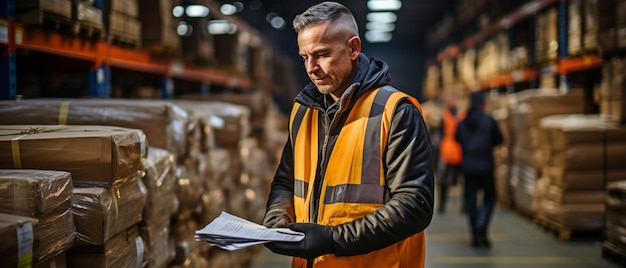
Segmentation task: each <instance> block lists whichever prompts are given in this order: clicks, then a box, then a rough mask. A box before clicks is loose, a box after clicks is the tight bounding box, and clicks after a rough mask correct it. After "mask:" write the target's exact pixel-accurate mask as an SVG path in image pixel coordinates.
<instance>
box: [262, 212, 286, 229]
mask: <svg viewBox="0 0 626 268" xmlns="http://www.w3.org/2000/svg"><path fill="white" fill-rule="evenodd" d="M290 222H291V220H290V217H289V214H287V213H285V211H284V210H282V209H270V210H269V211H267V212H266V213H265V217H264V218H263V226H265V227H267V228H284V227H287V225H288V224H289V223H290Z"/></svg>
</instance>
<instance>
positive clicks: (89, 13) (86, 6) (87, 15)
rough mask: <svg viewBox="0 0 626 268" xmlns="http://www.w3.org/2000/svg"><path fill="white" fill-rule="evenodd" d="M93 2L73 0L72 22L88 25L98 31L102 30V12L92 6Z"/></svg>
mask: <svg viewBox="0 0 626 268" xmlns="http://www.w3.org/2000/svg"><path fill="white" fill-rule="evenodd" d="M94 3H95V2H94V1H89V0H73V1H72V6H73V9H74V12H73V13H74V16H73V17H74V20H75V21H76V22H79V23H80V24H85V25H89V26H92V27H95V28H98V29H102V28H104V21H103V20H102V19H103V18H102V10H101V9H99V8H97V7H95V6H94Z"/></svg>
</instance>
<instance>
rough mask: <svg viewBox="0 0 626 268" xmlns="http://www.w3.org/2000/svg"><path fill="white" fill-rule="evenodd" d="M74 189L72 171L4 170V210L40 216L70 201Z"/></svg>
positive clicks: (0, 208) (0, 183)
mask: <svg viewBox="0 0 626 268" xmlns="http://www.w3.org/2000/svg"><path fill="white" fill-rule="evenodd" d="M72 189H73V186H72V176H71V174H70V173H69V172H64V171H53V170H31V169H0V213H7V214H13V215H22V216H26V217H33V218H37V217H39V216H41V215H44V214H48V213H50V212H52V211H53V210H55V209H56V208H58V207H59V206H61V205H62V204H64V203H66V202H68V201H69V200H70V198H71V196H72Z"/></svg>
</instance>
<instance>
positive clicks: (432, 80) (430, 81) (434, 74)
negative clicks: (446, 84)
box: [422, 64, 441, 99]
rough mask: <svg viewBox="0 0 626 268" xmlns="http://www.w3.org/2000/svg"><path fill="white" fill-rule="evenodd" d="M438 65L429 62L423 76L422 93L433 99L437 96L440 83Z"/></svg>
mask: <svg viewBox="0 0 626 268" xmlns="http://www.w3.org/2000/svg"><path fill="white" fill-rule="evenodd" d="M439 74H440V72H439V67H438V66H437V65H436V64H431V65H428V66H427V67H426V76H425V77H424V86H423V87H424V92H423V93H422V94H423V95H424V97H425V98H427V99H434V98H436V97H437V96H438V94H439V90H440V89H441V85H440V83H439V80H440V79H439Z"/></svg>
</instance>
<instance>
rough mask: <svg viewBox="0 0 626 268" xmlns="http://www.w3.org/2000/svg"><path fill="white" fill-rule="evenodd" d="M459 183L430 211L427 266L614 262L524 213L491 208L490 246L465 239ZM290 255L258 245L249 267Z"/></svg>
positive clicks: (595, 240)
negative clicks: (438, 210)
mask: <svg viewBox="0 0 626 268" xmlns="http://www.w3.org/2000/svg"><path fill="white" fill-rule="evenodd" d="M458 191H459V189H452V192H451V193H450V195H451V197H450V200H449V201H448V202H449V203H448V206H447V208H448V209H447V211H446V213H444V214H435V216H434V217H433V221H432V223H431V225H430V226H429V227H428V228H427V229H426V267H428V268H444V267H445V268H454V267H459V268H460V267H463V268H473V267H475V268H478V267H480V268H487V267H489V268H504V267H507V268H515V267H520V268H521V267H532V268H617V267H620V266H619V265H617V264H615V263H614V262H611V261H608V260H606V259H604V258H602V251H601V246H600V242H601V238H599V237H598V236H597V235H596V236H588V235H587V236H576V235H572V237H573V238H572V239H570V240H560V239H558V237H556V236H555V235H554V234H552V233H550V232H548V231H546V230H545V229H543V228H541V227H540V226H538V225H536V224H534V223H533V222H532V221H531V220H530V219H528V218H525V217H523V216H521V215H520V214H518V213H516V212H514V211H511V210H510V209H507V208H497V209H496V211H495V214H494V218H493V220H492V224H491V230H490V238H491V241H492V247H491V249H475V248H471V247H470V244H469V241H470V240H469V235H468V231H467V224H466V218H465V215H464V214H462V213H460V206H459V198H458ZM287 267H290V258H289V257H285V256H281V255H276V254H273V253H272V252H271V251H269V250H267V249H265V248H264V247H263V249H261V250H260V251H259V253H258V254H257V255H256V256H255V257H254V260H253V262H252V265H251V267H250V268H287Z"/></svg>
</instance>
